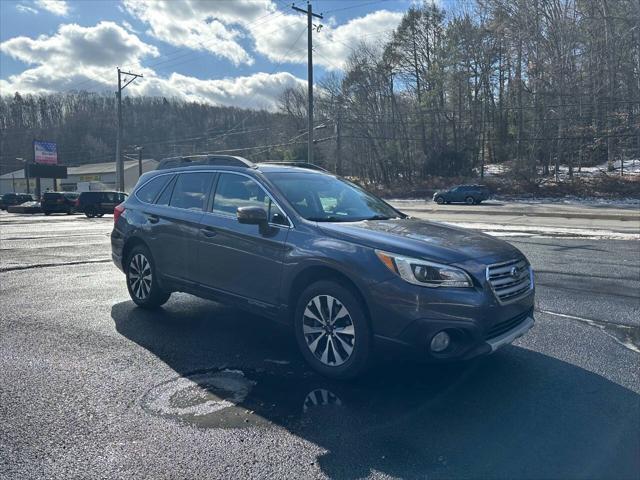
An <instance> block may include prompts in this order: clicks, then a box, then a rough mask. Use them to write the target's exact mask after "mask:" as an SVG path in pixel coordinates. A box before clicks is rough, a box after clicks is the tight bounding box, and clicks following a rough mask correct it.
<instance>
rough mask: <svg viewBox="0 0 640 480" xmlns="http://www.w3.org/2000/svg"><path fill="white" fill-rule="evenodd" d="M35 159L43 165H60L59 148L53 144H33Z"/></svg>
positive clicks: (36, 142) (35, 142)
mask: <svg viewBox="0 0 640 480" xmlns="http://www.w3.org/2000/svg"><path fill="white" fill-rule="evenodd" d="M33 152H34V159H35V162H36V163H40V164H42V165H57V164H58V146H57V145H56V144H55V143H53V142H40V141H37V140H36V141H34V142H33Z"/></svg>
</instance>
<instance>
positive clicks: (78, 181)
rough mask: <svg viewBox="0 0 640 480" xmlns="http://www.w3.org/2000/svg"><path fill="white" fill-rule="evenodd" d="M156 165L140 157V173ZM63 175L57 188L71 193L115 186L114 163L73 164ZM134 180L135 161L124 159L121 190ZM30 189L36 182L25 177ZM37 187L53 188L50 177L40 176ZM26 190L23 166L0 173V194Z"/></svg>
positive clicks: (113, 188) (135, 176) (126, 189)
mask: <svg viewBox="0 0 640 480" xmlns="http://www.w3.org/2000/svg"><path fill="white" fill-rule="evenodd" d="M157 166H158V162H157V161H156V160H152V159H147V160H142V172H143V173H144V172H149V171H151V170H155V169H156V167H157ZM67 175H68V176H67V178H61V179H58V181H57V183H58V188H57V190H59V191H67V192H73V191H76V190H115V188H116V164H115V162H106V163H90V164H87V165H79V166H77V167H68V168H67ZM137 181H138V161H137V160H131V161H126V162H124V190H125V191H126V192H130V191H131V190H133V187H134V186H135V184H136V182H137ZM29 185H30V190H29V191H30V192H31V193H34V192H35V188H36V181H35V179H34V178H30V179H29ZM40 189H41V191H42V192H46V191H47V189H49V190H53V180H52V179H51V178H42V179H40ZM26 191H27V181H26V179H25V176H24V169H22V170H16V171H15V172H10V173H5V174H4V175H1V176H0V194H4V193H12V192H17V193H24V192H26Z"/></svg>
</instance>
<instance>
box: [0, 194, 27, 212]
mask: <svg viewBox="0 0 640 480" xmlns="http://www.w3.org/2000/svg"><path fill="white" fill-rule="evenodd" d="M24 202H33V195H31V194H29V193H5V194H4V195H2V197H0V210H6V209H7V208H9V207H11V206H13V205H20V204H21V203H24Z"/></svg>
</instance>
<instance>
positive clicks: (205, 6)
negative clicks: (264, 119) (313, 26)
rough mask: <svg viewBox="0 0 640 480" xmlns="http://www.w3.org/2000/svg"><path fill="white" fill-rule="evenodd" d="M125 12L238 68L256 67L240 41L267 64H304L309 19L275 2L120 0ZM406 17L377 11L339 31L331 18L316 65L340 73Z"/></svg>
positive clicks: (162, 35)
mask: <svg viewBox="0 0 640 480" xmlns="http://www.w3.org/2000/svg"><path fill="white" fill-rule="evenodd" d="M122 1H123V4H124V6H125V8H126V10H127V11H128V12H129V13H130V14H131V15H133V16H135V17H136V18H138V19H139V20H140V21H142V22H144V23H146V24H147V25H149V30H148V32H147V33H149V34H150V35H152V36H154V37H155V38H158V39H160V40H162V41H164V42H167V43H169V44H171V45H175V46H179V47H186V48H189V49H192V50H200V51H208V52H211V53H213V54H214V55H217V56H219V57H221V58H226V59H228V60H230V61H231V62H232V63H233V64H234V65H240V64H248V65H251V64H252V63H253V61H254V60H253V58H252V56H251V54H250V52H248V51H247V49H246V48H244V47H243V45H242V42H241V39H243V38H246V37H249V38H250V39H251V40H253V42H252V43H253V47H254V49H255V51H256V52H258V53H260V54H262V55H264V56H266V57H267V58H268V59H269V60H271V61H275V62H279V63H284V62H292V63H304V62H306V59H307V54H306V45H307V38H306V34H305V33H304V30H305V29H306V18H305V16H304V15H300V14H296V13H292V12H290V11H289V10H288V9H284V8H281V9H280V10H278V9H277V7H276V4H275V3H274V2H273V1H272V0H234V1H225V0H219V1H202V0H122ZM401 19H402V13H400V12H391V11H388V10H379V11H376V12H372V13H370V14H368V15H365V16H364V17H360V18H355V19H352V20H350V21H348V22H347V23H345V24H343V25H337V22H336V19H335V18H333V17H330V18H326V19H325V20H323V21H322V24H323V28H322V29H321V30H320V31H319V32H315V33H314V47H315V49H316V51H317V56H316V57H315V59H314V60H315V63H316V64H317V65H322V66H323V67H325V68H327V69H330V70H337V69H341V68H343V66H344V62H345V61H346V59H347V58H348V57H349V55H350V54H351V52H352V48H353V47H355V46H356V45H357V44H358V43H360V42H361V41H368V42H370V43H376V42H378V43H379V39H380V36H381V34H380V32H385V31H390V30H393V29H394V28H396V27H397V26H398V24H399V23H400V20H401Z"/></svg>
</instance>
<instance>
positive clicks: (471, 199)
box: [465, 196, 476, 205]
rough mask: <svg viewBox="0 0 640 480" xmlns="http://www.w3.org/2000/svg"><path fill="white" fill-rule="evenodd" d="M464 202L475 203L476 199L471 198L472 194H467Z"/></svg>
mask: <svg viewBox="0 0 640 480" xmlns="http://www.w3.org/2000/svg"><path fill="white" fill-rule="evenodd" d="M465 202H467V205H475V203H476V199H475V198H473V197H472V196H468V197H467V198H466V199H465Z"/></svg>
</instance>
